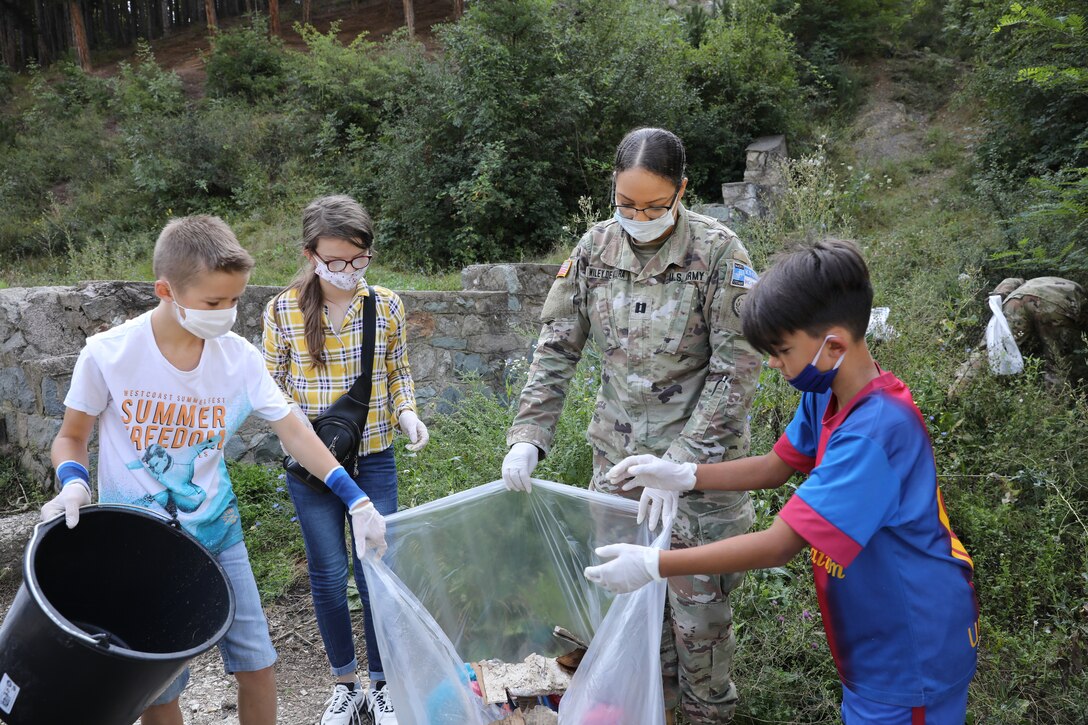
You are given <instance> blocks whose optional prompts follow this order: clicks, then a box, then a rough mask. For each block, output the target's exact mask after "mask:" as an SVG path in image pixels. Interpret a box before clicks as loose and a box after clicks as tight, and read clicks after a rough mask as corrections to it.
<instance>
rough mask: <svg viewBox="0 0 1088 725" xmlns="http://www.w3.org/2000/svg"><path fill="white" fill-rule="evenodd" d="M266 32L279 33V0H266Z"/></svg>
mask: <svg viewBox="0 0 1088 725" xmlns="http://www.w3.org/2000/svg"><path fill="white" fill-rule="evenodd" d="M268 32H269V33H271V34H272V35H279V34H280V0H268Z"/></svg>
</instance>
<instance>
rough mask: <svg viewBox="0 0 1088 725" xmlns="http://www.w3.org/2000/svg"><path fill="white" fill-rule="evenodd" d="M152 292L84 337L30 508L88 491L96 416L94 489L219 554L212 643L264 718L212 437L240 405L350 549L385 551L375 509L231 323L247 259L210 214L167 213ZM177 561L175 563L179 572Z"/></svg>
mask: <svg viewBox="0 0 1088 725" xmlns="http://www.w3.org/2000/svg"><path fill="white" fill-rule="evenodd" d="M153 264H154V272H155V276H156V277H157V281H156V282H155V294H156V296H157V297H158V298H159V300H160V301H159V305H158V307H156V308H155V309H154V310H152V311H150V312H147V313H144V314H143V315H140V316H139V317H136V318H134V319H132V320H129V321H128V322H125V323H124V324H122V325H119V326H118V327H115V328H113V329H111V330H107V331H106V332H103V333H100V334H97V335H94V336H93V337H90V338H88V339H87V345H86V347H84V349H83V351H82V352H81V353H80V355H79V359H78V360H77V362H76V366H75V371H74V372H73V374H72V384H71V388H70V389H69V391H68V395H67V397H66V398H65V400H64V403H65V406H67V410H66V411H65V414H64V422H63V423H62V424H61V428H60V431H59V433H58V434H57V437H56V439H55V440H54V441H53V448H52V460H53V465H54V466H55V467H56V470H57V478H58V479H59V480H60V484H61V491H60V494H59V495H58V496H57V497H56V498H54V499H53V500H52V501H50V502H49V503H47V504H45V506H43V507H42V519H43V520H45V519H49V518H52V517H54V516H59V515H61V514H64V515H65V516H66V519H67V524H68V526H69V527H72V526H75V525H76V524H77V523H78V522H79V507H80V506H83V505H87V504H89V503H90V502H91V486H90V474H89V473H88V471H87V461H88V441H89V439H90V437H91V433H92V431H93V430H94V426H95V422H96V421H97V422H98V423H99V456H98V496H99V500H100V501H101V502H103V503H107V502H111V503H126V504H135V505H138V506H143V507H145V508H148V509H152V510H155V511H158V512H160V513H164V514H166V515H169V516H175V517H177V519H178V520H179V521H180V522H181V525H182V526H183V527H184V528H185V530H186V531H188V532H189V533H190V534H192V535H193V536H195V537H196V538H197V539H198V540H199V541H200V542H201V543H203V544H204V545H205V546H206V547H208V549H209V550H210V551H211V552H212V553H213V554H214V555H215V556H216V557H217V558H218V559H219V562H220V563H221V564H222V565H223V568H224V569H225V570H226V572H227V575H228V576H229V577H230V580H231V584H232V587H233V589H234V593H235V598H236V615H235V619H234V624H233V625H232V626H231V628H230V630H229V631H228V632H227V635H226V637H225V638H224V639H223V641H222V642H221V643H220V644H219V648H220V651H221V653H222V656H223V663H224V665H225V667H226V669H227V672H229V673H233V674H234V675H235V677H236V678H237V680H238V716H239V720H240V721H241V723H242V725H273V723H275V721H276V681H275V675H274V672H273V669H272V665H273V663H274V662H275V661H276V651H275V649H274V648H273V646H272V641H271V638H270V637H269V634H268V623H267V621H266V620H265V616H264V612H263V611H262V609H261V602H260V597H259V595H258V593H257V586H256V582H255V581H254V578H253V572H252V570H251V568H250V565H249V556H248V554H247V553H246V548H245V544H244V542H243V541H242V526H241V521H240V517H239V515H238V501H237V498H236V497H235V495H234V490H233V488H232V486H231V482H230V478H229V476H228V475H227V467H226V462H225V461H224V458H223V449H224V446H225V445H226V442H227V441H228V440H229V438H230V436H231V435H232V434H234V432H235V431H237V430H238V428H239V427H240V426H241V425H242V422H243V421H245V419H246V418H247V417H248V416H249V415H250V413H253V414H255V415H257V416H258V417H259V418H262V419H264V420H267V421H269V423H270V424H271V426H272V430H273V431H275V433H276V435H277V436H279V438H280V441H281V442H282V443H283V446H284V448H286V449H287V451H288V452H289V453H291V455H293V456H294V457H295V458H296V459H297V460H298V461H299V462H300V463H301V464H302V465H303V466H305V467H306V468H307V469H308V470H309V471H311V472H313V473H316V474H318V475H322V474H324V476H323V477H324V480H325V483H326V485H328V486H329V488H330V489H332V491H333V492H334V493H336V494H337V495H338V496H339V497H340V498H341V499H342V500H344V502H345V503H346V504H347V505H348V510H349V512H350V514H351V516H352V525H353V526H352V528H353V531H354V532H355V546H356V549H357V550H358V554H359V558H360V559H361V558H363V555H364V553H365V550H366V547H367V546H371V547H375V548H376V549H377V550H378V552H379V555H381V553H383V552H384V550H385V521H384V519H383V518H382V516H381V515H380V514H379V513H378V512H377V511H376V510H375V508H374V506H373V505H372V504H371V502H370V499H369V498H367V497H366V495H365V494H364V493H363V492H362V491H361V490H360V489H359V487H358V485H357V484H356V483H355V482H354V481H353V480H352V479H351V477H350V476H348V474H347V472H346V471H344V469H343V467H342V466H340V465H339V464H338V463H337V462H336V460H335V459H334V458H333V456H332V455H331V454H330V453H329V451H328V450H327V448H326V447H325V446H324V445H323V444H322V443H321V440H320V439H319V438H318V437H317V435H316V434H315V433H314V432H313V430H311V429H310V428H309V427H308V426H307V425H306V424H305V423H303V422H302V420H301V419H299V418H297V417H296V416H294V415H290V409H289V407H288V404H287V402H286V400H285V399H284V397H283V394H282V393H281V392H280V391H279V388H277V387H276V384H275V382H273V380H272V378H271V376H270V375H269V374H268V372H267V370H266V369H265V365H264V359H263V358H262V356H261V353H260V352H259V351H258V350H257V349H256V348H255V347H253V346H252V345H251V344H250V343H249V342H247V341H246V340H245V339H243V338H242V337H239V336H238V335H235V334H234V333H232V332H230V328H231V327H232V326H233V325H234V320H235V316H236V313H237V305H238V300H239V299H240V298H241V296H242V293H243V292H244V291H245V288H246V283H247V282H248V281H249V274H250V271H251V270H252V269H253V258H252V257H251V256H250V255H249V253H248V252H246V250H245V249H243V248H242V247H241V245H239V244H238V240H237V239H236V238H235V236H234V233H233V232H232V231H231V230H230V228H229V227H228V226H227V225H226V224H225V223H224V222H223V221H222V220H220V219H218V218H217V217H210V216H193V217H185V218H182V219H173V220H171V221H170V222H169V223H168V224H167V225H166V227H165V228H164V229H163V231H162V233H161V234H160V235H159V239H158V241H157V242H156V244H155V254H154V262H153ZM179 574H181V573H180V572H179ZM188 676H189V675H188V670H186V671H185V672H183V673H182V674H181V676H179V677H178V679H177V680H176V681H175V682H174V683H172V684H171V685H170V686H169V687H167V688H166V690H165V691H164V692H163V693H161V694H160V695H159V697H158V698H157V699H156V700H154V701H153V702H152V703H151V705H150V706H149V707H148V709H147V710H145V711H144V713H143V715H142V716H141V718H140V721H141V723H142V724H143V725H181V724H182V723H183V719H182V714H181V709H180V708H179V707H178V697H179V696H180V695H181V692H182V690H183V689H184V688H185V685H186V683H187V682H188Z"/></svg>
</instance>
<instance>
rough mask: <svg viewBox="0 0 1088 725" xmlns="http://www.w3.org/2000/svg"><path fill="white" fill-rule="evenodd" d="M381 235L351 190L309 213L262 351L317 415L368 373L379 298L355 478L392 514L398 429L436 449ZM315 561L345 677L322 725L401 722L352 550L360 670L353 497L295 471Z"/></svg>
mask: <svg viewBox="0 0 1088 725" xmlns="http://www.w3.org/2000/svg"><path fill="white" fill-rule="evenodd" d="M373 242H374V232H373V225H372V223H371V220H370V216H369V215H368V214H367V212H366V210H365V209H363V207H362V206H360V205H359V203H358V202H356V201H355V200H354V199H352V198H351V197H349V196H324V197H321V198H319V199H315V200H314V201H312V202H311V203H310V204H309V205H308V206H307V207H306V209H305V210H304V211H303V213H302V256H303V258H304V262H303V266H302V269H301V270H300V271H299V274H298V276H297V277H296V278H295V280H294V281H293V282H292V283H291V285H290V286H289V287H288V288H287V289H286V290H284V291H283V292H282V293H280V294H279V295H277V296H275V297H274V298H272V300H271V301H270V302H269V303H268V307H267V308H266V309H265V315H264V355H265V362H266V364H267V366H268V370H269V372H271V373H272V377H273V378H274V379H275V381H276V383H277V384H279V386H280V388H281V389H282V390H283V392H284V394H285V395H286V396H287V397H288V398H290V400H291V401H292V403H293V404H292V410H293V411H294V412H295V414H296V415H298V416H300V417H303V418H305V419H306V420H307V421H310V420H313V419H314V418H316V417H317V416H318V415H320V414H321V413H323V412H324V411H325V409H326V408H328V407H329V406H330V405H332V403H333V402H335V401H336V399H337V398H339V397H340V396H341V395H343V394H344V393H346V392H347V391H348V390H349V389H350V388H351V386H352V384H353V383H354V382H355V379H356V378H357V377H358V376H359V374H360V373H361V372H362V370H363V361H362V355H363V350H362V348H363V326H364V325H363V322H364V315H363V301H364V299H365V298H366V297H367V296H368V295H370V294H374V295H375V296H376V303H377V305H376V306H377V313H378V314H377V330H376V334H375V345H374V366H373V367H374V370H373V381H372V386H371V399H370V414H369V417H368V418H367V422H366V427H365V429H364V430H363V434H362V439H361V442H360V445H359V465H358V471H357V473H356V472H354V471H352V473H355V481H356V483H358V484H359V487H360V488H361V489H362V490H363V492H364V493H365V494H367V495H368V496H369V497H370V499H371V501H373V502H374V508H376V509H377V511H378V512H379V513H381V514H382V515H383V516H384V515H387V514H391V513H394V512H395V511H396V510H397V470H396V463H395V461H394V458H393V448H392V443H393V435H394V433H395V432H396V428H397V427H399V428H400V430H401V431H403V432H404V433H405V434H406V435H407V436H408V438H409V440H410V441H411V443H410V444H409V445H408V448H409V449H410V450H419V449H420V448H422V447H423V446H425V445H426V444H427V440H428V434H427V427H426V426H425V425H423V422H422V421H421V420H420V419H419V416H418V415H417V414H416V410H415V407H416V403H415V389H414V385H413V383H412V371H411V368H410V367H409V365H408V350H407V342H406V339H405V324H404V304H403V303H402V302H401V299H400V297H398V296H397V294H396V293H395V292H393V291H391V290H388V289H385V288H384V287H369V286H368V285H367V283H366V279H365V276H366V270H367V267H368V266H369V264H370V260H371V258H372V257H373ZM287 490H288V493H290V495H291V500H292V501H293V502H294V504H295V509H296V511H297V513H298V520H299V524H300V525H301V526H302V538H303V541H304V543H305V546H306V558H307V561H308V563H309V573H310V589H311V592H312V595H313V601H314V610H315V611H316V613H317V624H318V629H320V631H321V638H322V640H323V641H324V643H325V652H326V654H327V655H328V658H329V664H330V666H331V669H332V674H333V677H335V678H336V682H335V684H334V686H333V691H332V696H331V697H330V698H329V700H328V702H327V703H326V708H325V712H324V714H323V715H322V718H321V723H322V725H347V724H348V723H354V722H357V721H359V719H360V713H362V712H364V711H365V712H368V713H369V714H370V716H371V718H372V719H373V721H374V723H375V725H389V723H396V714H395V713H394V711H393V706H392V704H391V702H390V700H389V696H388V691H387V689H386V687H385V673H384V672H383V671H382V660H381V653H380V652H379V651H378V645H377V641H376V638H375V636H374V625H373V622H372V618H371V613H370V597H369V595H368V593H367V588H366V580H365V579H364V578H363V568H362V565H361V564H360V563H359V559H358V557H357V556H356V555H355V554H354V551H353V553H352V558H353V564H354V571H355V582H356V584H357V585H358V587H359V594H360V596H361V598H362V602H363V616H364V623H363V624H364V632H365V637H366V655H367V666H368V667H367V669H368V671H369V676H370V685H369V687H367V688H365V690H364V688H363V687H362V685H361V683H360V682H359V679H358V677H357V676H356V673H355V670H356V667H357V661H356V656H355V643H354V641H353V639H352V628H351V617H350V614H349V613H348V598H347V550H348V546H347V544H346V542H345V538H344V521H345V519H346V520H347V521H348V525H349V526H351V525H352V516H351V515H349V513H348V511H347V508H346V506H345V505H344V503H343V502H342V501H341V500H340V499H339V498H338V497H337V496H331V495H328V494H327V493H323V492H318V491H314V490H313V489H311V488H310V487H309V486H307V485H306V484H305V483H302V482H301V481H299V480H297V479H296V478H295V477H294V476H292V475H290V474H287Z"/></svg>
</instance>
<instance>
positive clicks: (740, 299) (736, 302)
mask: <svg viewBox="0 0 1088 725" xmlns="http://www.w3.org/2000/svg"><path fill="white" fill-rule="evenodd" d="M747 296H748V293H747V292H741V293H740V294H739V295H737V296H736V297H734V298H733V314H734V315H736V316H737V317H740V309H741V307H743V306H744V298H745V297H747Z"/></svg>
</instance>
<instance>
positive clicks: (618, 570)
mask: <svg viewBox="0 0 1088 725" xmlns="http://www.w3.org/2000/svg"><path fill="white" fill-rule="evenodd" d="M596 554H597V556H599V557H601V558H604V557H609V556H614V557H616V558H615V559H613V560H612V561H609V562H607V563H605V564H598V565H597V566H587V567H586V569H585V572H584V574H585V577H586V579H589V580H590V581H591V582H593V583H594V584H597V585H599V586H602V587H604V588H605V589H607V590H608V591H610V592H613V593H614V594H626V593H627V592H633V591H634V590H636V589H639V588H641V587H644V586H646V585H647V584H649V583H650V582H652V581H658V580H659V579H661V574H660V569H659V566H658V560H659V552H658V550H657V549H655V548H653V547H651V546H638V545H637V544H609V545H608V546H598V547H597V549H596Z"/></svg>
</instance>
